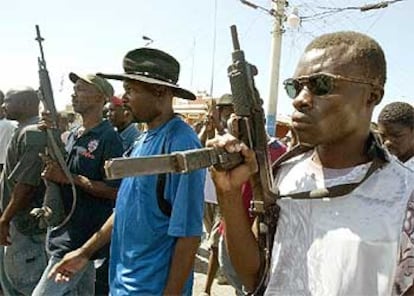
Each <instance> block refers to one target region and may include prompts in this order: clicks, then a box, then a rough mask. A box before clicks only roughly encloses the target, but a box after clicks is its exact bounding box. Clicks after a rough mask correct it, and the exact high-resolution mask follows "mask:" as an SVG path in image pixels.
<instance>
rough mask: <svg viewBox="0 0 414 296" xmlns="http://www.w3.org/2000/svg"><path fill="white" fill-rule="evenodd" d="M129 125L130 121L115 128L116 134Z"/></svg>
mask: <svg viewBox="0 0 414 296" xmlns="http://www.w3.org/2000/svg"><path fill="white" fill-rule="evenodd" d="M131 123H132V120H131V121H129V122H127V123H124V124H123V125H121V126H117V127H116V128H117V129H118V132H119V133H120V132H122V131H124V130H125V129H126V128H127V127H128V126H129V125H130V124H131Z"/></svg>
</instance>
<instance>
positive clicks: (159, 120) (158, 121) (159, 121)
mask: <svg viewBox="0 0 414 296" xmlns="http://www.w3.org/2000/svg"><path fill="white" fill-rule="evenodd" d="M173 117H174V111H173V110H171V112H165V113H162V114H160V115H159V116H157V117H156V118H154V119H153V120H152V121H150V122H148V123H147V125H148V129H154V128H156V127H159V126H161V125H163V124H164V123H166V122H167V121H169V120H170V119H171V118H173Z"/></svg>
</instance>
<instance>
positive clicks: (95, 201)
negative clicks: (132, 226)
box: [33, 73, 123, 296]
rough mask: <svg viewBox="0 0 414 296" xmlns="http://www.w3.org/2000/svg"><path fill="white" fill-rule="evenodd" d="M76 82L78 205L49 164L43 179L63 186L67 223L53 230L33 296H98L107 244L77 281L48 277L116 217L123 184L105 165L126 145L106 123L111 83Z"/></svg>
mask: <svg viewBox="0 0 414 296" xmlns="http://www.w3.org/2000/svg"><path fill="white" fill-rule="evenodd" d="M69 78H70V80H71V81H72V82H73V83H74V94H73V95H72V105H73V109H74V111H75V112H77V113H79V114H80V115H81V117H82V126H79V127H78V128H76V129H73V130H72V132H71V134H70V135H69V137H68V141H67V144H66V151H67V152H68V157H67V160H66V163H67V166H68V168H69V170H70V172H71V173H72V177H73V181H74V183H75V187H76V204H75V206H76V207H75V209H74V211H73V212H72V211H71V210H72V206H73V205H74V201H73V198H74V197H73V194H72V186H71V184H70V181H69V180H68V178H67V176H66V175H65V174H64V173H63V171H62V169H61V168H60V167H59V165H58V164H57V163H56V162H53V161H52V160H48V161H47V162H46V168H45V170H44V171H43V177H44V178H45V179H47V180H49V181H52V182H55V183H57V184H59V186H60V189H61V193H62V201H63V205H64V208H65V213H66V214H68V213H70V214H68V215H69V217H67V219H68V222H67V223H66V224H64V225H63V226H61V227H57V229H56V228H52V229H51V230H50V231H49V235H48V241H47V247H48V251H49V255H50V259H49V264H48V266H47V268H46V269H45V271H44V272H43V275H42V277H41V279H40V281H39V283H38V284H37V286H36V288H35V290H34V291H33V295H38V296H40V295H42V296H43V295H55V296H57V295H68V294H70V295H93V294H94V293H95V291H94V290H95V268H94V262H93V261H92V260H93V259H103V258H108V255H109V252H108V251H109V245H108V246H104V245H103V246H102V248H100V249H99V251H97V252H96V254H95V256H94V257H93V258H91V259H92V260H90V261H89V262H87V264H86V266H85V268H84V269H83V270H82V271H81V272H79V273H78V275H77V277H76V279H74V280H73V281H71V282H67V283H65V284H64V285H60V284H57V283H56V282H55V281H53V280H51V279H48V277H47V275H48V274H49V271H50V269H51V268H52V267H53V266H54V265H55V264H56V263H57V262H59V261H60V260H61V259H62V257H63V256H64V255H65V254H66V253H68V252H70V251H72V250H75V249H77V248H79V247H80V246H82V244H84V243H85V241H87V240H88V238H89V237H90V236H91V235H92V234H93V233H95V232H96V231H97V230H98V229H100V228H101V227H102V225H103V224H104V222H105V221H106V219H108V217H109V216H110V215H111V214H112V210H113V207H114V200H115V198H116V194H117V190H118V186H119V183H120V182H119V181H108V180H105V173H104V162H105V160H108V159H110V158H114V157H119V156H121V155H122V153H123V147H122V141H121V139H120V137H119V136H118V133H117V132H116V131H115V130H114V128H113V126H112V125H111V124H110V123H109V122H108V121H107V120H102V109H103V106H104V105H105V103H106V102H107V101H108V100H109V98H110V97H111V96H113V88H112V86H111V84H110V83H109V82H108V81H106V80H105V79H104V78H102V77H98V76H96V75H84V76H80V75H77V74H75V73H70V74H69Z"/></svg>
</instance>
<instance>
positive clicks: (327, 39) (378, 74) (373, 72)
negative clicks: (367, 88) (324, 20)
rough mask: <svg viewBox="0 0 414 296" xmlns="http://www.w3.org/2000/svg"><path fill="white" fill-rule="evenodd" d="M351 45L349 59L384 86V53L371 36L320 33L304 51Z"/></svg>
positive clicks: (385, 70) (355, 33)
mask: <svg viewBox="0 0 414 296" xmlns="http://www.w3.org/2000/svg"><path fill="white" fill-rule="evenodd" d="M342 44H345V45H348V46H353V47H354V49H355V50H354V51H353V52H352V53H351V61H352V63H354V64H356V65H360V66H361V67H363V68H364V69H366V72H365V75H366V77H367V78H369V79H370V80H372V81H378V83H379V84H380V86H382V87H383V86H384V84H385V81H386V79H387V73H386V72H387V69H386V60H385V54H384V51H383V50H382V48H381V46H380V45H379V44H378V42H377V41H375V40H374V39H372V38H371V37H369V36H367V35H365V34H362V33H358V32H353V31H340V32H335V33H328V34H324V35H321V36H319V37H317V38H316V39H314V40H313V41H312V42H311V43H310V44H309V45H308V46H307V47H306V50H305V52H307V51H310V50H312V49H323V48H327V47H331V46H336V45H342Z"/></svg>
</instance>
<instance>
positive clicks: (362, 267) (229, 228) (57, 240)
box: [0, 32, 414, 296]
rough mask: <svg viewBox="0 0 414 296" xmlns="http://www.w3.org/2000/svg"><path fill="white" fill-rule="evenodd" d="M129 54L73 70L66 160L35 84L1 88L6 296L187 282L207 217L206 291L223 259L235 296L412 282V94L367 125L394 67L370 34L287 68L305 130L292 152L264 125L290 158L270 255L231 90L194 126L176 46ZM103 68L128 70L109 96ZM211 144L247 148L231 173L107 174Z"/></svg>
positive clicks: (273, 147)
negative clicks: (73, 118)
mask: <svg viewBox="0 0 414 296" xmlns="http://www.w3.org/2000/svg"><path fill="white" fill-rule="evenodd" d="M123 68H124V69H123V70H124V72H123V73H120V74H106V73H96V74H86V75H83V74H75V73H70V75H69V79H70V80H71V81H72V82H73V95H72V106H73V110H74V111H75V112H76V113H77V114H78V116H80V118H81V121H80V124H78V125H74V126H73V127H72V128H71V129H70V130H69V131H64V130H61V131H60V132H62V134H61V137H58V139H61V140H62V143H61V144H62V146H63V147H64V151H65V160H66V165H65V166H63V167H62V164H59V163H58V162H57V161H56V160H55V159H54V158H53V157H51V156H50V154H48V153H47V149H45V148H46V147H47V146H48V145H49V144H50V143H49V141H48V138H47V134H46V132H45V130H47V129H49V130H53V131H55V130H56V127H57V124H56V123H54V122H53V121H52V120H51V119H50V114H48V113H44V114H42V115H41V116H39V104H40V100H39V98H40V96H39V94H38V92H37V91H36V90H34V89H33V88H30V87H24V88H16V89H10V90H8V91H7V93H6V94H5V95H3V93H0V99H1V101H0V103H1V104H0V105H1V108H0V137H1V138H0V149H1V150H0V165H1V167H0V170H1V171H2V174H1V191H0V192H1V193H0V194H1V200H0V202H1V203H0V205H1V216H0V244H1V245H2V248H1V249H0V283H1V289H2V291H3V293H4V294H5V295H35V296H41V295H108V294H110V295H192V285H193V265H194V259H195V255H196V252H197V249H198V248H199V244H200V238H201V236H202V234H203V220H204V226H205V229H206V230H207V232H208V240H209V248H210V257H209V268H208V273H207V281H206V284H205V289H204V294H203V295H210V294H211V290H212V289H211V287H212V284H213V279H214V277H215V274H216V272H217V270H218V269H219V268H220V269H221V270H222V272H223V273H224V275H225V276H226V278H227V280H228V282H229V283H230V284H231V285H232V286H233V287H234V288H235V290H236V293H237V295H244V294H245V293H252V294H253V295H411V293H413V294H414V288H413V282H414V268H413V266H414V260H413V258H414V182H412V180H413V179H414V171H413V170H414V108H413V106H412V105H411V104H409V103H407V102H393V103H391V104H388V105H386V106H385V107H384V108H383V109H382V110H381V112H380V115H379V117H378V120H377V122H378V124H377V126H376V127H375V128H373V125H372V122H373V121H375V119H373V118H372V116H373V111H374V108H375V107H376V106H377V105H378V104H379V103H380V102H381V100H382V98H383V96H384V85H385V82H386V78H387V77H386V59H385V55H384V53H383V51H382V49H381V46H380V45H379V44H378V43H377V42H376V41H375V40H374V39H372V38H371V37H369V36H367V35H364V34H360V33H356V32H337V33H331V34H325V35H322V36H320V37H317V38H316V39H314V40H313V41H312V42H311V43H310V44H309V45H308V46H307V48H306V49H305V52H304V53H303V55H302V57H301V59H300V60H299V62H298V65H297V68H296V70H295V72H294V75H293V77H292V78H289V79H286V80H285V81H284V86H285V89H286V92H287V94H288V96H289V97H290V98H291V99H292V100H293V101H292V102H293V107H294V109H295V111H294V113H293V114H292V134H294V135H295V136H296V140H297V142H298V144H297V145H296V146H294V147H289V151H288V152H287V154H284V153H285V152H286V150H287V148H286V145H285V144H284V143H282V142H281V141H279V140H278V139H275V138H274V137H271V136H269V137H268V138H267V139H266V140H267V143H268V150H269V157H270V159H271V161H272V162H273V161H276V160H277V159H279V157H281V155H282V154H284V155H288V156H289V157H285V158H286V159H285V160H284V161H283V162H281V163H277V165H276V166H275V167H274V168H273V172H274V188H273V191H274V192H278V194H279V196H280V198H279V199H278V200H277V201H276V203H277V206H278V208H279V211H278V215H277V216H276V215H275V216H274V217H271V219H274V220H276V219H277V229H276V231H275V233H273V234H271V237H273V236H274V238H273V240H272V242H271V245H270V247H269V246H268V248H267V249H266V251H267V252H270V254H271V262H270V267H269V268H268V269H264V268H263V266H265V263H266V262H265V257H266V256H264V251H265V250H264V249H263V245H262V244H259V243H258V237H259V235H260V232H261V231H262V232H263V231H264V230H263V227H261V226H260V225H259V224H258V223H257V221H255V215H254V213H252V212H251V211H249V207H250V202H251V200H252V197H253V192H254V190H253V187H254V186H257V184H254V183H252V179H251V176H252V175H253V174H255V173H257V171H258V170H260V169H261V168H260V167H258V164H257V161H256V154H255V151H254V150H252V149H250V148H249V147H248V146H247V145H246V143H243V142H241V141H240V140H239V138H238V137H237V135H235V133H234V132H233V135H232V131H233V130H232V127H234V122H235V120H237V115H234V114H233V113H234V111H235V110H234V104H236V102H235V101H234V100H233V96H232V95H230V94H226V95H223V96H222V97H221V98H220V99H219V100H218V101H217V106H215V107H214V108H213V110H212V111H211V112H210V113H209V114H208V116H207V118H206V121H204V122H203V123H202V125H201V126H200V130H197V132H196V131H195V129H193V128H192V127H191V126H189V125H188V124H187V123H186V122H185V121H183V120H182V118H181V116H178V115H177V114H175V113H174V110H173V98H174V97H179V98H183V99H187V100H194V99H195V96H194V94H193V93H191V92H190V91H188V90H186V89H184V88H182V87H180V86H179V85H178V78H179V71H180V65H179V63H178V61H177V60H176V59H175V58H174V57H172V56H171V55H169V54H167V53H165V52H163V51H161V50H158V49H152V48H138V49H133V50H131V51H129V52H128V53H127V54H126V55H125V57H124V60H123ZM109 80H120V81H123V87H124V91H125V92H124V94H122V95H119V96H114V90H113V88H112V86H111V84H110V82H109ZM106 106H107V108H108V109H107V119H106V118H104V108H105V107H106ZM137 123H145V124H146V130H145V131H141V130H138V128H137ZM263 124H264V122H263ZM61 126H63V124H62V125H61ZM63 132H64V133H63ZM203 146H209V147H216V148H224V149H225V150H227V151H228V152H230V153H233V152H238V153H240V154H241V155H242V157H243V162H242V163H241V164H239V165H238V166H236V167H235V168H233V169H230V170H227V171H223V170H218V169H216V168H215V167H214V166H213V167H210V168H209V169H208V170H207V171H206V170H205V169H197V170H194V171H191V172H189V173H185V174H178V173H166V174H159V175H147V176H134V177H132V176H131V177H126V178H123V179H122V180H108V179H107V178H106V176H105V170H104V164H105V161H107V160H109V159H111V158H116V157H121V156H123V157H146V156H152V155H159V154H171V153H173V152H175V151H184V150H191V149H198V148H202V147H203ZM296 151H298V152H296ZM67 170H68V171H69V174H68V173H67ZM52 186H54V187H53V188H56V189H55V190H54V191H51V188H52ZM51 194H52V195H53V196H51V197H52V198H55V199H61V202H62V207H63V213H64V216H65V219H64V222H63V223H62V224H60V225H58V226H56V225H51V226H49V227H48V228H44V227H41V224H39V221H38V220H36V217H34V216H33V215H32V214H31V210H32V209H33V208H39V207H41V206H42V205H43V203H44V199H45V195H46V196H48V195H51ZM49 197H50V196H49ZM264 270H265V272H263V271H264Z"/></svg>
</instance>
